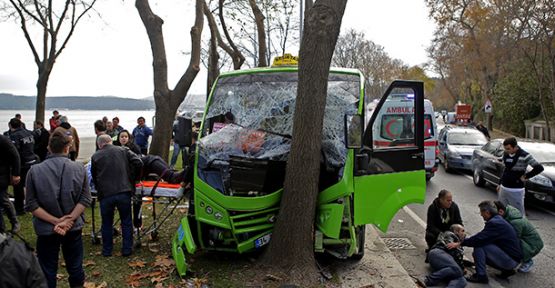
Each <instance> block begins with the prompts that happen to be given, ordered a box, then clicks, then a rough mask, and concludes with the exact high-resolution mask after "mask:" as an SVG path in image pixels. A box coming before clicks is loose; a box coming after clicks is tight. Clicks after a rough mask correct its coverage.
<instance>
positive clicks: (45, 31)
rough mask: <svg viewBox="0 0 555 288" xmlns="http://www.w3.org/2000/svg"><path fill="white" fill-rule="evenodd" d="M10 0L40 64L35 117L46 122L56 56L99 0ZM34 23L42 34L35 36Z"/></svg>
mask: <svg viewBox="0 0 555 288" xmlns="http://www.w3.org/2000/svg"><path fill="white" fill-rule="evenodd" d="M55 2H56V3H54V1H52V0H48V1H45V0H9V4H8V6H7V8H8V9H13V10H12V12H13V13H11V14H9V16H12V17H15V18H17V19H18V20H19V21H20V23H21V30H22V31H23V35H24V36H25V40H27V44H28V45H29V48H31V52H32V53H33V58H34V60H35V64H36V65H37V68H38V79H37V84H36V87H37V103H36V108H35V120H39V121H42V122H44V110H45V108H46V90H47V87H48V80H49V79H50V74H51V73H52V69H53V68H54V63H56V59H57V58H58V57H59V56H60V54H61V53H62V51H63V50H64V49H65V48H66V46H67V43H68V42H69V39H70V38H71V36H73V33H74V32H75V29H76V27H77V25H78V24H79V22H80V20H81V19H82V18H83V16H85V15H87V13H89V11H91V9H92V8H93V6H94V4H95V3H96V0H90V1H84V0H65V1H63V2H62V1H55ZM31 25H38V26H39V27H40V29H41V30H42V31H41V32H42V33H41V35H42V36H41V37H36V38H33V37H34V36H33V33H32V32H31V29H32V27H31Z"/></svg>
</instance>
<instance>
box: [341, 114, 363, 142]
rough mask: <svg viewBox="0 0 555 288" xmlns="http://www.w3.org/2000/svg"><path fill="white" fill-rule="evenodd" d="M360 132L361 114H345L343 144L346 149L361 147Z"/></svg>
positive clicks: (361, 125)
mask: <svg viewBox="0 0 555 288" xmlns="http://www.w3.org/2000/svg"><path fill="white" fill-rule="evenodd" d="M362 133H363V123H362V116H361V115H345V146H347V149H360V148H362Z"/></svg>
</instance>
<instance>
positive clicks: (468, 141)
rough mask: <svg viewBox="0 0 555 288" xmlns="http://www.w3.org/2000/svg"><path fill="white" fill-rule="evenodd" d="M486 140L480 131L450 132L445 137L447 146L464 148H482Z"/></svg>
mask: <svg viewBox="0 0 555 288" xmlns="http://www.w3.org/2000/svg"><path fill="white" fill-rule="evenodd" d="M487 142H488V139H487V138H486V136H484V134H482V132H480V131H464V132H454V131H453V132H450V133H449V134H448V135H447V144H449V145H465V146H483V145H485V144H486V143H487Z"/></svg>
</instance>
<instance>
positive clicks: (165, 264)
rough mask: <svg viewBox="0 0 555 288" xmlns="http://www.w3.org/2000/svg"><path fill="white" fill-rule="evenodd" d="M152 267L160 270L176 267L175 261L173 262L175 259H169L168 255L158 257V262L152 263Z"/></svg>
mask: <svg viewBox="0 0 555 288" xmlns="http://www.w3.org/2000/svg"><path fill="white" fill-rule="evenodd" d="M152 266H154V267H160V268H171V267H173V266H175V261H173V259H169V258H168V256H167V255H157V256H156V261H154V263H152Z"/></svg>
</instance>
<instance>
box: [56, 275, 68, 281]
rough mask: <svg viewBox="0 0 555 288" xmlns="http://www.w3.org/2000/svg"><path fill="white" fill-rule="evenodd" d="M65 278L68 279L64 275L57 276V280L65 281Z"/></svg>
mask: <svg viewBox="0 0 555 288" xmlns="http://www.w3.org/2000/svg"><path fill="white" fill-rule="evenodd" d="M64 278H66V275H64V274H56V279H58V280H62V279H64Z"/></svg>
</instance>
